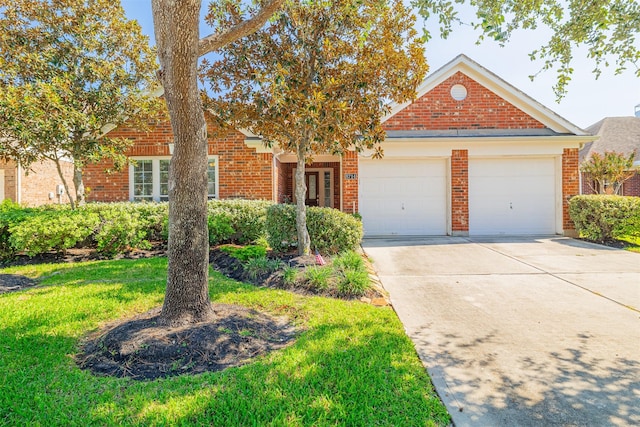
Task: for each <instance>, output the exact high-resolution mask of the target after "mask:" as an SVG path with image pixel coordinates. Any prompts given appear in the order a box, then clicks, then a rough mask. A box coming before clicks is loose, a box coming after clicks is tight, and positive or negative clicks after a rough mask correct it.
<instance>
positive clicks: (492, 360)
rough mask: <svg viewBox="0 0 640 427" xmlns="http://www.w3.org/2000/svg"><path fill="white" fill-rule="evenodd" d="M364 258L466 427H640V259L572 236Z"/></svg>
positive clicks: (373, 250) (389, 244)
mask: <svg viewBox="0 0 640 427" xmlns="http://www.w3.org/2000/svg"><path fill="white" fill-rule="evenodd" d="M363 247H364V250H365V252H366V253H367V254H368V255H369V256H370V257H371V258H372V259H373V265H374V268H375V269H376V270H377V272H378V275H379V276H380V279H381V281H382V283H383V285H384V287H385V288H386V289H387V290H388V291H389V293H390V294H391V301H392V303H393V306H394V308H395V310H396V312H397V313H398V316H399V317H400V320H401V321H402V322H403V324H404V326H405V329H406V331H407V334H408V335H409V336H410V337H411V339H412V340H413V342H414V343H415V346H416V349H417V352H418V354H419V356H420V358H421V359H422V361H423V363H424V365H425V366H426V368H427V370H428V372H429V374H430V375H431V379H432V380H433V383H434V385H435V387H436V390H437V391H438V394H439V395H440V397H441V398H442V400H443V401H444V403H445V404H446V406H447V408H448V409H449V412H450V414H451V415H452V417H453V421H454V423H455V425H456V426H458V427H460V426H468V425H469V426H551V425H553V426H608V425H620V426H630V425H640V254H634V253H631V252H625V251H622V250H617V249H611V248H607V247H604V246H600V245H594V244H589V243H584V242H581V241H577V240H573V239H569V238H562V237H545V238H534V237H527V238H486V239H480V238H456V237H450V238H449V237H447V238H425V239H407V240H400V239H397V240H392V239H384V240H383V239H380V240H377V239H371V240H365V242H364V243H363Z"/></svg>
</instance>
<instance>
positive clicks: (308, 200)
mask: <svg viewBox="0 0 640 427" xmlns="http://www.w3.org/2000/svg"><path fill="white" fill-rule="evenodd" d="M319 181H320V172H305V173H304V183H305V184H306V186H307V195H306V196H305V200H304V204H305V205H307V206H318V183H319Z"/></svg>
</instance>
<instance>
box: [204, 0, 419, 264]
mask: <svg viewBox="0 0 640 427" xmlns="http://www.w3.org/2000/svg"><path fill="white" fill-rule="evenodd" d="M216 12H217V13H215V14H210V15H209V16H208V17H207V18H208V19H209V22H210V23H211V24H212V25H215V26H216V27H221V28H227V27H232V26H234V25H236V24H237V20H238V10H237V6H236V5H233V4H231V5H229V7H228V8H227V10H226V11H225V12H222V11H216ZM414 21H415V18H414V16H413V15H412V14H411V13H410V12H409V10H408V9H407V8H406V7H405V6H404V5H403V3H402V1H400V0H397V1H387V0H373V1H364V2H363V1H360V0H324V1H316V0H302V1H286V2H285V4H284V5H283V7H282V9H281V11H280V12H279V13H278V14H277V16H275V17H274V18H273V19H272V20H271V21H270V22H269V24H268V25H266V26H265V27H264V28H262V29H261V30H259V31H257V32H256V33H254V34H252V35H251V36H249V37H245V38H244V39H242V40H239V41H237V42H235V43H231V44H229V45H227V46H226V47H224V48H223V49H221V50H220V54H221V56H222V58H221V59H220V60H217V61H215V62H213V63H209V62H205V63H204V66H203V68H202V72H203V77H204V78H206V79H207V80H208V81H209V82H210V86H211V90H212V92H213V93H215V94H218V95H219V96H217V97H214V99H212V100H211V101H210V102H209V103H208V106H209V107H210V108H211V109H212V110H213V111H214V113H215V115H216V116H218V117H221V118H222V119H223V120H225V121H227V122H229V123H232V124H234V125H235V126H236V127H240V128H247V129H250V130H251V131H253V132H254V133H256V134H258V135H260V136H261V137H262V138H263V141H264V142H265V143H266V144H269V145H278V146H279V147H280V148H282V149H284V150H285V151H288V152H291V153H295V154H296V156H297V166H296V173H295V175H296V179H295V182H296V186H295V198H296V204H297V210H296V226H297V234H298V252H299V254H301V255H302V254H308V253H309V251H310V241H309V233H308V231H307V226H306V207H305V199H306V197H305V194H306V191H307V188H306V185H305V179H304V177H305V164H306V163H308V162H311V161H312V159H313V157H314V156H315V155H319V154H338V155H339V154H343V153H344V152H345V151H346V150H349V149H358V150H360V149H362V148H368V149H376V150H378V152H379V151H380V146H379V143H380V142H381V141H382V140H383V139H384V130H383V129H382V126H381V123H380V119H381V117H382V116H383V115H384V114H385V113H387V112H388V111H389V108H390V105H391V104H392V103H393V102H397V103H402V102H405V101H409V100H412V99H413V98H414V97H415V89H416V87H417V86H418V84H419V83H420V82H421V81H422V79H423V78H424V75H425V73H426V70H427V67H426V63H425V59H424V52H423V48H422V43H421V41H420V40H419V39H418V38H417V36H416V34H417V33H416V31H415V29H414V28H413V27H414Z"/></svg>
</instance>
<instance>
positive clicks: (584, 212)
mask: <svg viewBox="0 0 640 427" xmlns="http://www.w3.org/2000/svg"><path fill="white" fill-rule="evenodd" d="M569 215H570V217H571V220H572V221H573V222H574V224H575V225H576V230H577V231H578V233H580V236H582V237H584V238H586V239H589V240H594V241H599V242H603V241H606V240H609V239H612V238H615V237H617V236H619V235H621V234H624V232H625V230H627V231H631V232H632V230H633V229H634V228H635V227H634V221H638V220H637V218H638V216H640V197H624V196H610V195H587V196H575V197H573V198H572V199H571V200H570V201H569Z"/></svg>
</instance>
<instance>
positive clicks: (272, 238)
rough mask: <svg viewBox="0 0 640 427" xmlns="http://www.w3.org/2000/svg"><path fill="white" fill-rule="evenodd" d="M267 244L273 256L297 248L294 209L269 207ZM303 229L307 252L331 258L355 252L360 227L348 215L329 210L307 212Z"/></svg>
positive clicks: (286, 206)
mask: <svg viewBox="0 0 640 427" xmlns="http://www.w3.org/2000/svg"><path fill="white" fill-rule="evenodd" d="M266 228H267V240H268V241H269V245H270V246H271V248H272V249H273V250H274V251H276V252H286V251H288V250H289V249H290V248H291V247H292V246H295V245H296V244H297V232H296V208H295V206H293V205H273V206H271V207H269V209H268V210H267V223H266ZM307 229H308V230H309V237H310V239H311V248H312V249H317V250H318V251H320V252H321V253H323V254H335V253H338V252H341V251H345V250H349V249H353V248H355V247H356V246H357V245H358V244H359V243H360V241H361V240H362V223H361V222H360V221H358V219H356V218H354V217H353V216H352V215H349V214H345V213H342V212H340V211H338V210H337V209H332V208H319V207H308V208H307Z"/></svg>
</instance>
